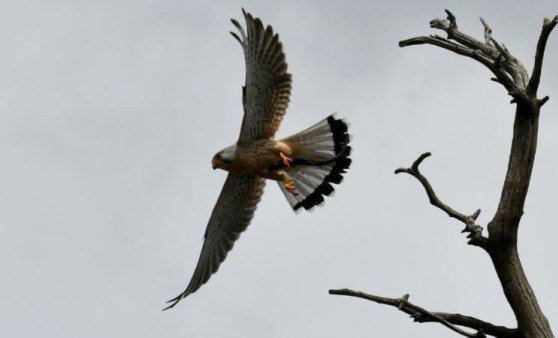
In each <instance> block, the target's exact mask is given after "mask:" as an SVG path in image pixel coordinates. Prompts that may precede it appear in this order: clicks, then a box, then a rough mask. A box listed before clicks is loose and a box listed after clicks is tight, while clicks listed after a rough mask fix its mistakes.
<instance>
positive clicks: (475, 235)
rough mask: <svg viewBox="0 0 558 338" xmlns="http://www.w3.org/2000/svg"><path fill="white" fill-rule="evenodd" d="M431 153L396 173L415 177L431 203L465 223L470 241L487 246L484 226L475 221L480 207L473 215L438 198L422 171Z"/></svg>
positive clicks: (464, 230) (425, 154)
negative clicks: (483, 231)
mask: <svg viewBox="0 0 558 338" xmlns="http://www.w3.org/2000/svg"><path fill="white" fill-rule="evenodd" d="M430 155H431V154H430V153H424V154H422V155H420V156H419V158H417V159H416V160H415V162H413V165H412V166H411V167H410V168H399V169H397V170H395V173H396V174H399V173H406V174H409V175H411V176H413V177H415V178H416V179H417V180H418V181H419V182H420V183H421V184H422V186H423V187H424V190H425V191H426V194H427V195H428V199H429V200H430V204H432V205H433V206H435V207H437V208H438V209H440V210H442V211H444V212H445V213H446V214H448V216H449V217H452V218H455V219H457V220H459V221H460V222H462V223H463V224H465V228H464V229H463V231H462V232H467V233H469V235H468V236H467V238H469V242H468V243H469V244H471V245H476V246H479V247H482V248H485V246H486V241H487V239H486V237H484V236H483V235H482V227H481V226H480V225H477V224H476V223H475V221H476V220H477V218H478V217H479V215H480V212H481V211H480V209H478V210H477V211H475V212H474V213H473V214H471V215H465V214H462V213H460V212H458V211H456V210H455V209H453V208H451V207H449V206H448V205H447V204H445V203H444V202H442V201H441V200H440V198H438V196H437V195H436V192H435V191H434V188H432V185H431V184H430V182H429V181H428V179H427V178H426V177H425V176H424V175H422V173H421V172H420V170H419V166H420V164H421V163H422V161H424V159H426V158H427V157H429V156H430Z"/></svg>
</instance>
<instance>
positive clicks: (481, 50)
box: [329, 10, 558, 338]
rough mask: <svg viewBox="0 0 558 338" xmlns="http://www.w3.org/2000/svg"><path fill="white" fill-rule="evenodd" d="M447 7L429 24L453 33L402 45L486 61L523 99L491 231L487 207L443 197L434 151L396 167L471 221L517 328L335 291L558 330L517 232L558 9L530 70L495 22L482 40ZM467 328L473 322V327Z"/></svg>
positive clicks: (444, 317) (429, 316) (484, 328)
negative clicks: (434, 179)
mask: <svg viewBox="0 0 558 338" xmlns="http://www.w3.org/2000/svg"><path fill="white" fill-rule="evenodd" d="M446 13H447V19H446V20H440V19H435V20H432V21H431V22H430V27H432V28H436V29H440V30H443V31H444V32H446V33H447V38H443V37H441V36H438V35H434V36H421V37H415V38H411V39H408V40H404V41H401V42H399V46H400V47H406V46H412V45H420V44H430V45H434V46H438V47H441V48H444V49H447V50H449V51H451V52H454V53H457V54H460V55H463V56H466V57H469V58H472V59H474V60H476V61H478V62H480V63H482V64H483V65H484V66H486V67H487V68H488V69H490V71H491V72H492V73H493V74H494V75H495V77H494V78H493V79H492V80H494V81H496V82H498V83H500V84H502V85H503V86H504V88H505V89H506V90H507V92H508V94H509V95H510V96H511V97H512V101H511V102H512V103H513V104H515V105H516V110H515V122H514V129H513V139H512V145H511V151H510V157H509V163H508V170H507V173H506V178H505V181H504V186H503V188H502V195H501V197H500V202H499V205H498V209H497V211H496V214H495V215H494V217H493V219H492V220H491V221H490V222H489V223H488V236H487V237H485V236H484V235H483V232H482V231H483V228H482V227H481V226H480V225H477V224H476V223H475V222H476V219H477V217H478V216H479V214H480V210H477V211H476V212H475V213H473V214H472V215H465V214H462V213H460V212H458V211H455V210H454V209H452V208H450V207H449V206H447V205H446V204H444V203H443V202H442V201H441V200H440V199H439V198H438V196H437V195H436V193H435V192H434V189H433V188H432V186H431V185H430V183H429V181H428V179H427V178H426V177H425V176H423V175H422V173H421V172H420V170H419V166H420V164H421V163H422V161H423V160H424V159H425V158H427V157H428V156H430V153H425V154H423V155H421V156H420V157H419V158H418V159H417V160H416V161H415V162H414V163H413V164H412V166H411V167H410V168H399V169H397V170H396V171H395V173H407V174H410V175H412V176H413V177H415V178H416V179H417V180H418V181H419V182H420V183H421V184H422V185H423V187H424V189H425V190H426V193H427V195H428V198H429V200H430V203H431V204H432V205H434V206H435V207H437V208H439V209H441V210H442V211H444V212H445V213H447V214H448V215H449V216H450V217H453V218H456V219H458V220H459V221H461V222H462V223H464V224H465V229H464V230H463V232H466V233H468V236H467V237H468V238H469V242H468V244H470V245H474V246H477V247H480V248H482V249H484V250H485V251H486V252H487V253H488V255H489V256H490V258H491V260H492V263H493V264H494V268H495V270H496V273H497V275H498V278H499V280H500V283H501V285H502V289H503V291H504V294H505V296H506V299H507V300H508V303H509V305H510V307H511V308H512V310H513V313H514V314H515V318H516V320H517V328H506V327H503V326H497V325H494V324H491V323H488V322H484V321H482V320H479V319H476V318H473V317H469V316H463V315H460V314H450V313H442V312H430V311H427V310H425V309H423V308H421V307H419V306H417V305H415V304H412V303H410V302H409V301H408V298H409V296H408V295H405V296H403V297H402V298H399V299H394V298H385V297H377V296H373V295H369V294H365V293H361V292H358V291H352V290H348V289H341V290H330V291H329V292H330V294H336V295H348V296H354V297H359V298H364V299H367V300H371V301H374V302H376V303H380V304H385V305H391V306H395V307H398V308H399V310H401V311H403V312H405V313H408V314H410V315H411V316H412V317H413V318H414V320H415V321H418V322H437V323H440V324H442V325H444V326H446V327H448V328H450V329H451V330H453V331H455V332H457V333H459V334H461V335H463V336H465V337H486V335H490V336H493V337H502V338H505V337H517V338H538V337H545V338H547V337H554V335H553V333H552V331H551V329H550V325H549V323H548V320H547V319H546V317H545V315H544V313H543V312H542V310H541V308H540V306H539V304H538V302H537V298H536V297H535V294H534V292H533V290H532V288H531V286H530V285H529V282H528V280H527V277H526V275H525V272H524V271H523V267H522V265H521V261H520V259H519V254H518V250H517V233H518V228H519V223H520V221H521V216H522V215H523V207H524V205H525V199H526V197H527V192H528V190H529V182H530V180H531V172H532V170H533V164H534V161H535V153H536V150H537V133H538V127H539V115H540V109H541V107H542V106H543V105H544V104H545V103H546V101H547V100H548V96H545V97H544V98H542V99H539V98H537V89H538V87H539V82H540V77H541V70H542V63H543V56H544V51H545V47H546V42H547V40H548V37H549V35H550V33H551V31H552V30H553V29H554V27H555V26H556V24H558V17H554V19H553V20H548V19H545V20H544V24H543V27H542V32H541V35H540V37H539V41H538V45H537V49H536V54H535V65H534V68H533V71H532V74H531V76H529V74H528V72H527V71H526V69H525V68H524V67H523V65H522V64H521V62H519V60H517V59H516V58H515V57H513V56H512V55H511V54H510V52H509V51H508V50H507V49H506V47H505V46H503V45H501V44H499V43H498V42H497V41H496V40H494V39H493V38H492V30H491V29H490V27H489V26H488V25H487V24H486V22H485V21H484V20H483V19H482V18H481V22H482V24H483V26H484V41H478V40H476V39H474V38H472V37H470V36H468V35H466V34H463V33H462V32H460V31H459V30H458V28H457V22H456V20H455V16H454V15H453V14H452V13H451V12H449V11H447V10H446ZM467 328H468V329H473V330H474V332H471V331H470V330H467Z"/></svg>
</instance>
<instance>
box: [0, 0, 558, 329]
mask: <svg viewBox="0 0 558 338" xmlns="http://www.w3.org/2000/svg"><path fill="white" fill-rule="evenodd" d="M241 7H244V8H246V9H247V10H248V11H250V12H252V13H253V14H254V15H255V16H258V17H260V18H262V20H263V21H264V23H266V24H271V25H272V26H273V27H274V29H275V31H277V32H279V34H280V37H281V39H282V41H283V44H284V48H285V52H286V54H287V61H288V63H289V67H290V72H291V73H292V74H293V94H292V97H291V104H290V108H289V111H288V114H287V116H286V118H285V120H284V123H283V125H282V127H281V129H280V131H279V136H286V135H289V134H291V133H294V132H296V131H299V130H301V129H303V128H306V127H308V126H309V125H310V124H312V123H315V122H317V121H319V120H320V119H322V118H323V117H325V116H326V115H328V114H330V113H331V112H338V113H339V114H340V116H343V117H346V118H347V119H348V120H349V121H350V122H351V133H352V134H353V135H354V139H353V144H354V155H353V159H354V164H353V167H352V168H351V169H350V171H349V173H348V174H347V175H346V176H347V177H346V180H345V182H343V184H342V185H340V186H339V187H338V189H337V191H336V195H335V196H334V197H333V198H329V199H327V200H326V203H325V206H324V207H323V208H317V209H316V210H314V211H313V212H312V213H304V212H302V213H300V214H299V215H295V214H294V213H293V212H292V211H291V210H290V208H289V206H288V204H287V202H286V201H285V199H284V197H283V196H282V194H281V192H280V191H279V189H278V188H277V187H276V185H275V184H268V187H267V188H266V192H265V194H264V196H263V199H262V202H261V203H260V205H259V208H258V210H257V212H256V216H255V218H254V220H253V222H252V224H251V226H250V227H249V229H248V231H247V232H246V233H244V234H243V235H242V236H241V238H240V240H239V241H238V242H237V244H236V246H235V248H234V250H233V251H232V252H231V253H230V255H229V256H228V258H227V260H226V261H225V262H224V264H223V265H222V266H221V268H220V270H219V272H218V273H217V274H216V275H214V276H213V278H212V279H211V280H210V282H209V283H208V284H207V285H205V286H204V287H202V288H201V289H200V290H199V291H198V292H197V293H195V294H194V295H192V296H190V297H189V298H188V299H186V300H185V301H183V302H181V303H180V304H179V305H178V306H177V307H176V308H174V309H173V310H171V311H166V312H161V311H160V310H161V309H162V308H163V307H164V301H166V300H168V299H170V298H172V297H174V296H176V295H177V294H178V293H179V292H181V291H182V290H183V289H184V287H185V286H186V283H187V282H188V280H189V278H190V276H191V273H192V271H193V269H194V267H195V264H196V261H197V259H198V255H199V251H200V249H201V244H202V236H203V232H204V230H205V226H206V223H207V219H208V217H209V214H210V212H211V209H212V207H213V204H214V202H215V200H216V198H217V196H218V193H219V191H220V189H221V185H222V183H223V181H224V178H225V175H226V174H225V173H224V172H222V171H213V170H211V164H210V160H211V157H212V156H213V154H214V153H215V152H216V151H217V150H219V149H221V148H223V147H224V146H227V145H229V144H231V143H232V142H234V141H235V139H236V137H237V136H238V131H239V128H240V121H241V118H242V113H241V112H242V106H241V97H240V94H241V86H242V84H243V82H244V64H243V56H242V50H241V48H240V47H239V45H238V43H237V42H236V41H235V40H234V39H233V38H232V37H231V36H230V34H229V33H228V32H229V31H230V30H232V29H233V28H234V27H233V26H232V24H231V23H230V21H229V19H230V18H232V17H234V18H237V19H241V17H242V13H241ZM444 8H449V9H451V10H452V11H453V12H454V13H455V15H456V16H457V20H458V24H459V27H460V28H461V29H462V31H464V32H466V33H468V34H471V35H474V36H476V37H478V38H480V37H482V26H481V24H480V22H479V21H478V18H479V17H480V16H482V17H484V18H485V19H486V20H487V22H488V23H489V24H490V25H491V26H492V28H493V31H494V35H493V36H494V37H495V38H496V39H498V40H499V41H500V42H503V43H504V44H505V45H506V46H507V47H508V48H509V49H510V50H511V52H512V53H513V54H514V55H515V56H517V57H518V58H520V59H521V60H522V61H523V62H524V63H525V65H526V67H527V69H529V70H530V69H531V67H532V61H533V55H534V48H535V45H536V41H537V39H538V34H539V32H540V28H541V25H542V20H543V17H545V16H546V17H552V16H554V15H556V14H557V13H558V4H557V3H556V1H551V0H548V1H537V2H536V3H528V2H526V1H514V2H512V3H510V2H507V1H489V2H487V1H467V2H463V1H441V0H429V1H421V2H420V3H419V2H416V1H350V2H347V1H343V2H341V1H339V2H323V1H288V2H282V3H279V2H277V1H273V2H272V1H266V2H263V1H243V2H240V1H207V2H203V1H196V2H193V1H95V2H93V1H17V2H16V1H11V2H8V1H6V2H3V4H2V11H0V42H1V47H0V51H1V52H0V268H1V270H2V278H1V279H0V300H1V301H0V335H1V336H2V337H13V338H19V337H84V338H87V337H324V338H327V337H370V336H374V337H394V338H398V337H409V336H419V337H434V338H435V337H448V336H449V335H451V334H450V333H449V332H447V329H444V328H442V327H440V326H437V325H433V324H422V325H418V324H414V323H412V321H411V320H409V319H408V318H407V317H406V316H405V315H403V314H401V313H397V312H396V310H394V309H393V308H387V307H382V306H380V305H377V304H373V303H368V302H365V301H361V300H357V299H352V298H343V297H334V296H330V295H328V294H327V290H328V289H330V288H341V287H349V288H354V289H359V290H362V291H366V292H370V293H374V294H379V295H385V296H392V297H399V296H401V295H403V294H404V293H410V294H411V300H412V301H415V302H416V303H418V304H420V305H421V306H423V307H426V308H428V309H432V310H437V311H447V312H459V313H463V314H469V315H473V316H477V317H481V318H483V319H486V320H489V321H492V322H494V323H496V324H502V325H512V323H513V314H512V313H511V311H510V310H509V309H508V306H507V303H506V300H505V298H504V296H503V294H502V292H501V288H500V285H499V282H498V280H497V278H496V276H495V273H494V271H493V269H492V266H491V263H490V260H489V259H488V257H487V256H486V255H485V254H484V253H483V252H481V250H479V249H477V248H474V247H469V246H467V245H466V239H465V238H464V236H463V235H462V234H460V233H459V231H460V230H461V224H460V223H458V222H456V221H453V220H451V219H448V217H446V216H445V215H443V214H442V213H441V212H439V211H438V210H436V209H434V208H433V207H431V206H430V205H429V204H428V201H427V199H426V196H425V194H424V192H423V190H422V189H421V188H420V186H419V184H418V183H417V182H416V181H414V180H413V179H411V178H410V177H408V176H395V175H394V174H393V170H394V169H396V168H397V167H399V166H408V165H410V163H411V162H412V161H413V160H414V159H415V158H416V157H417V156H418V155H419V154H421V153H422V152H425V151H431V152H432V153H433V156H432V158H430V159H428V160H427V161H426V162H425V163H424V165H423V172H424V174H425V175H427V176H428V177H429V178H430V180H431V183H432V184H433V185H434V187H435V189H436V190H437V192H438V194H439V196H440V197H441V198H442V199H443V200H444V201H445V202H447V203H448V204H450V205H451V206H452V207H454V208H456V209H458V210H460V211H463V212H464V213H469V212H472V211H474V210H476V209H477V208H481V209H482V214H481V217H480V219H479V221H480V223H481V224H482V225H486V222H487V221H488V220H489V219H490V218H491V217H492V215H493V213H494V211H495V209H496V206H497V202H498V198H499V195H500V189H501V185H502V182H503V178H504V173H505V169H506V164H507V157H508V151H509V146H510V138H511V126H512V122H513V109H514V107H513V106H512V105H510V104H508V102H509V97H508V96H507V94H506V92H505V91H504V90H503V88H502V87H500V86H499V85H497V84H496V83H494V82H492V81H490V80H489V78H490V77H491V75H490V73H489V72H488V70H486V69H484V68H483V67H482V66H481V65H480V64H476V63H475V62H473V61H472V60H469V59H464V58H462V57H458V56H455V55H452V54H450V53H449V52H445V51H442V50H440V49H436V48H434V47H425V46H418V47H408V48H405V49H401V48H399V47H398V46H397V43H398V41H399V40H401V39H405V38H408V37H412V36H417V35H424V34H431V33H434V31H432V30H431V29H430V28H429V27H428V22H429V21H430V20H431V19H433V18H435V17H440V18H443V17H444V12H443V10H444ZM556 60H558V33H557V32H554V33H553V34H552V36H551V37H550V40H549V43H548V47H547V57H546V59H545V65H544V67H545V68H544V72H543V78H542V82H541V86H540V95H541V96H544V95H549V96H551V100H550V101H549V102H548V103H547V104H546V105H545V106H544V108H543V114H544V116H543V117H542V119H541V123H542V125H541V128H540V138H539V151H538V153H537V161H536V164H535V170H534V173H533V180H532V184H531V191H530V193H529V196H528V200H527V205H526V208H525V216H524V218H523V222H522V226H521V228H520V229H521V230H520V250H521V258H522V260H523V263H524V266H525V269H526V271H527V274H528V276H529V279H530V281H531V284H532V286H533V288H534V290H535V292H536V294H537V296H538V297H539V302H540V303H541V306H542V307H543V309H544V310H545V311H546V314H547V316H548V317H549V318H548V319H549V320H550V322H551V324H552V325H553V327H554V329H555V330H558V327H557V324H556V322H557V320H558V307H556V306H555V304H557V303H558V293H557V292H556V285H558V271H557V267H556V263H555V262H554V261H553V260H554V259H556V257H558V248H557V246H556V243H555V238H556V236H558V228H557V227H556V222H555V219H554V218H555V217H554V213H553V211H554V208H555V207H556V206H555V204H556V195H555V191H556V187H557V186H558V174H557V173H556V167H557V166H558V151H557V148H558V133H557V132H556V131H557V130H558V116H557V114H556V111H557V110H558V103H557V102H558V101H557V99H558V78H557V77H556V74H558V61H556Z"/></svg>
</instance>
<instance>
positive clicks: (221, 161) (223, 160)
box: [211, 145, 236, 171]
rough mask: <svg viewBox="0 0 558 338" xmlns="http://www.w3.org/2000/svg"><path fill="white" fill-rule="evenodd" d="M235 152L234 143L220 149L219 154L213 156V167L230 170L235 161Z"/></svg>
mask: <svg viewBox="0 0 558 338" xmlns="http://www.w3.org/2000/svg"><path fill="white" fill-rule="evenodd" d="M235 154H236V145H232V146H230V147H227V148H225V149H223V150H221V151H219V152H218V153H217V154H215V156H213V159H212V160H211V165H212V166H213V169H217V168H219V169H223V170H227V171H228V170H229V168H230V167H231V165H232V163H233V160H234V157H235Z"/></svg>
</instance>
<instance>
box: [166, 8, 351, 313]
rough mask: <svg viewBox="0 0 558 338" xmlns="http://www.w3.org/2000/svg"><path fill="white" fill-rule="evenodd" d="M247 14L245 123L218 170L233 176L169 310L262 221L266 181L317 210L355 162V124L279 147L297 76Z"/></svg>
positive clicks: (274, 38) (321, 126)
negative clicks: (259, 210)
mask: <svg viewBox="0 0 558 338" xmlns="http://www.w3.org/2000/svg"><path fill="white" fill-rule="evenodd" d="M242 12H243V13H244V19H245V20H246V31H244V29H243V28H242V26H241V25H240V24H239V23H238V22H237V21H236V20H234V19H232V20H231V21H232V23H233V24H234V25H235V26H236V28H237V29H238V34H236V33H233V32H231V34H232V35H233V36H234V37H235V38H236V40H238V42H240V45H241V46H242V49H243V50H244V57H245V62H246V83H245V86H244V87H243V88H242V103H243V106H244V118H243V120H242V127H241V129H240V137H239V139H238V141H237V142H236V143H235V144H233V145H231V146H229V147H227V148H225V149H223V150H221V151H219V152H218V153H217V154H216V155H215V156H214V157H213V160H212V164H213V169H216V168H219V169H223V170H226V171H228V172H229V174H228V176H227V180H226V181H225V185H224V186H223V190H222V191H221V194H220V196H219V198H218V200H217V203H216V204H215V207H214V208H213V212H212V213H211V217H210V218H209V223H208V225H207V229H206V231H205V236H204V238H205V240H204V243H203V247H202V250H201V254H200V258H199V261H198V265H197V266H196V269H195V271H194V274H193V276H192V279H191V280H190V283H189V284H188V287H187V288H186V290H184V292H182V293H181V294H180V295H178V296H177V297H176V298H174V299H171V300H170V301H168V303H171V304H170V305H169V306H168V307H167V308H165V310H166V309H169V308H172V307H173V306H175V305H176V304H177V303H178V302H179V301H180V300H181V299H183V298H185V297H187V296H188V295H190V294H191V293H194V292H196V290H198V289H199V288H200V287H201V286H202V285H203V284H205V283H206V282H207V281H208V280H209V278H210V277H211V275H212V274H214V273H215V272H217V269H219V265H220V264H221V263H222V262H223V261H224V260H225V258H226V256H227V253H228V252H229V251H230V250H231V249H232V247H233V245H234V242H235V241H236V240H237V239H238V237H239V236H240V233H242V232H243V231H244V230H246V228H247V227H248V225H249V224H250V220H251V219H252V217H253V215H254V211H255V210H256V206H257V204H258V202H259V201H260V198H261V196H262V193H263V188H264V185H265V181H266V179H270V180H274V181H277V182H278V184H279V187H280V188H281V190H282V191H283V193H284V194H285V196H286V198H287V201H288V202H289V204H290V206H291V207H292V208H293V209H294V210H295V211H298V210H299V209H300V208H304V209H306V210H310V209H312V208H313V207H314V206H316V205H321V204H322V203H323V202H324V197H323V196H324V195H325V196H329V195H331V193H333V191H334V189H333V187H332V185H331V183H335V184H339V183H341V181H342V180H343V175H342V174H344V173H345V170H346V169H348V168H349V166H350V164H351V159H350V158H349V155H350V153H351V147H350V146H349V141H350V136H349V134H348V133H347V127H348V126H347V124H346V123H345V122H344V121H343V120H340V119H337V118H336V117H335V116H334V115H330V116H328V117H327V118H325V119H324V120H322V121H321V122H318V123H317V124H315V125H314V126H312V127H310V128H308V129H306V130H303V131H301V132H299V133H297V134H295V135H292V136H290V137H287V138H285V139H282V140H274V139H273V138H274V136H275V132H276V131H277V128H278V127H279V124H280V123H281V120H282V119H283V116H284V115H285V111H286V110H287V105H288V103H289V96H290V93H291V74H289V73H288V72H287V62H286V61H285V53H283V45H282V43H281V42H280V41H279V35H277V34H274V33H273V29H272V28H271V26H267V27H264V25H263V23H262V21H261V20H260V19H259V18H254V17H253V16H252V15H251V14H250V13H246V12H245V11H244V10H242Z"/></svg>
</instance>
